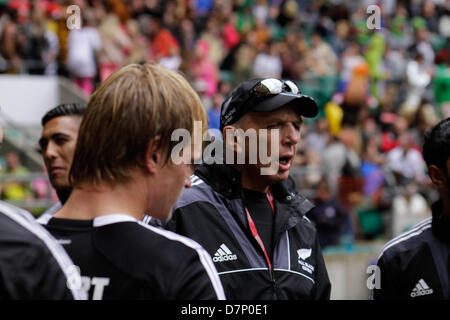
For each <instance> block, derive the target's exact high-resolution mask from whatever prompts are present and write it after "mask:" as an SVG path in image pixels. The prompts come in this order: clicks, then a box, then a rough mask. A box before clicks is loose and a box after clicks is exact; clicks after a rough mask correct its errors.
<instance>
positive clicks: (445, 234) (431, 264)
mask: <svg viewBox="0 0 450 320" xmlns="http://www.w3.org/2000/svg"><path fill="white" fill-rule="evenodd" d="M431 208H432V212H433V216H432V218H429V219H426V220H424V221H422V222H420V223H418V224H417V225H415V226H414V227H413V228H411V229H410V230H409V231H408V232H406V233H403V234H401V235H400V236H398V237H396V238H394V239H392V240H391V241H389V242H388V243H387V244H386V245H385V247H384V248H383V251H382V252H381V254H380V257H379V258H378V262H377V265H378V267H379V271H378V272H379V277H380V278H379V283H380V286H379V288H378V289H377V288H375V289H374V290H373V291H372V292H371V298H372V299H375V300H394V299H411V300H424V299H449V298H450V297H449V293H450V283H449V278H450V223H445V222H444V221H440V220H439V215H440V213H441V211H442V204H441V203H440V202H436V203H435V204H434V205H433V206H432V207H431ZM375 282H376V281H375Z"/></svg>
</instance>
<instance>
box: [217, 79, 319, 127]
mask: <svg viewBox="0 0 450 320" xmlns="http://www.w3.org/2000/svg"><path fill="white" fill-rule="evenodd" d="M288 103H291V104H293V105H295V106H296V107H297V108H296V109H297V111H298V113H299V114H300V115H302V116H304V117H307V118H314V117H315V116H317V114H318V112H319V108H318V106H317V104H316V102H315V101H314V99H313V98H311V97H309V96H307V95H304V94H301V92H300V89H299V88H298V87H297V86H296V85H295V84H294V83H293V82H292V81H290V80H286V81H283V80H279V79H275V78H264V79H252V80H247V81H244V82H242V83H241V84H239V85H238V86H237V87H236V88H235V89H233V91H231V93H230V94H228V95H227V97H226V98H225V100H224V102H223V103H222V108H221V111H220V130H221V131H222V130H223V128H224V127H225V126H227V125H230V124H233V123H235V122H236V121H238V120H239V119H240V118H241V117H242V116H243V115H244V114H246V113H247V112H249V111H254V112H270V111H275V110H277V109H279V108H282V107H284V106H285V105H287V104H288Z"/></svg>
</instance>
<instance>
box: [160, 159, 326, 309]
mask: <svg viewBox="0 0 450 320" xmlns="http://www.w3.org/2000/svg"><path fill="white" fill-rule="evenodd" d="M271 191H272V193H273V195H274V198H275V200H274V205H275V219H274V224H273V248H272V253H273V259H272V270H271V271H270V270H269V267H268V263H267V262H266V260H265V257H264V253H263V250H262V249H261V248H260V246H259V245H258V243H257V241H256V240H255V238H254V237H253V235H252V233H251V231H250V228H249V225H248V222H247V218H246V213H245V208H244V202H243V195H242V194H243V192H242V186H241V179H240V173H239V172H238V171H237V170H236V169H234V168H233V167H232V166H228V165H219V164H213V165H201V166H199V167H197V169H196V172H195V175H194V176H193V178H192V186H191V188H187V189H184V191H183V194H182V195H181V197H180V199H179V200H178V202H177V204H176V205H175V207H174V212H173V216H172V219H171V220H169V222H168V224H167V225H166V228H167V229H169V230H172V231H175V232H177V233H179V234H182V235H184V236H187V237H189V238H192V239H194V240H195V241H197V242H198V243H199V244H201V245H202V247H204V248H205V249H206V251H208V253H209V254H210V255H211V256H212V257H213V261H214V263H215V266H216V269H217V271H218V273H219V276H220V279H221V282H222V285H223V287H224V290H225V295H226V297H227V299H239V300H254V299H264V300H272V299H329V297H330V290H331V285H330V282H329V279H328V274H327V270H326V268H325V263H324V260H323V256H322V252H321V249H320V246H319V242H318V238H317V233H316V230H315V228H314V226H313V225H312V223H311V222H310V221H309V220H308V219H307V218H306V217H305V214H306V213H307V212H308V211H309V210H310V209H311V208H312V207H313V205H312V204H311V203H310V202H309V201H308V200H306V199H305V198H304V197H303V196H301V195H300V194H298V193H297V192H296V190H295V187H294V182H293V180H291V179H288V180H286V181H283V182H281V183H278V184H275V185H273V186H271Z"/></svg>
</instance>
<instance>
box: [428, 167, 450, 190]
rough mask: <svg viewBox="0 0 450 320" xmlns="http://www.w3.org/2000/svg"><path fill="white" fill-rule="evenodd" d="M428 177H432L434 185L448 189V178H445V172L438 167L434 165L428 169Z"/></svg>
mask: <svg viewBox="0 0 450 320" xmlns="http://www.w3.org/2000/svg"><path fill="white" fill-rule="evenodd" d="M428 175H429V176H430V179H431V181H432V182H433V184H434V185H435V186H436V187H437V188H438V189H442V188H446V187H447V177H446V176H445V173H444V171H442V169H441V168H439V167H438V166H436V165H434V164H432V165H431V166H429V167H428Z"/></svg>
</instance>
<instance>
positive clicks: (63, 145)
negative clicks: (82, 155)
mask: <svg viewBox="0 0 450 320" xmlns="http://www.w3.org/2000/svg"><path fill="white" fill-rule="evenodd" d="M80 123H81V117H80V116H77V115H71V116H61V117H57V118H53V119H52V120H50V121H48V122H47V123H46V124H45V126H44V128H43V130H42V136H41V139H40V140H39V145H40V147H41V151H42V156H43V158H44V163H45V167H46V168H47V172H48V177H49V179H50V182H51V184H52V186H53V188H55V189H56V190H59V189H64V188H68V187H70V184H69V171H70V167H71V165H72V160H73V155H74V152H75V147H76V143H77V137H78V129H79V128H80Z"/></svg>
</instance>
